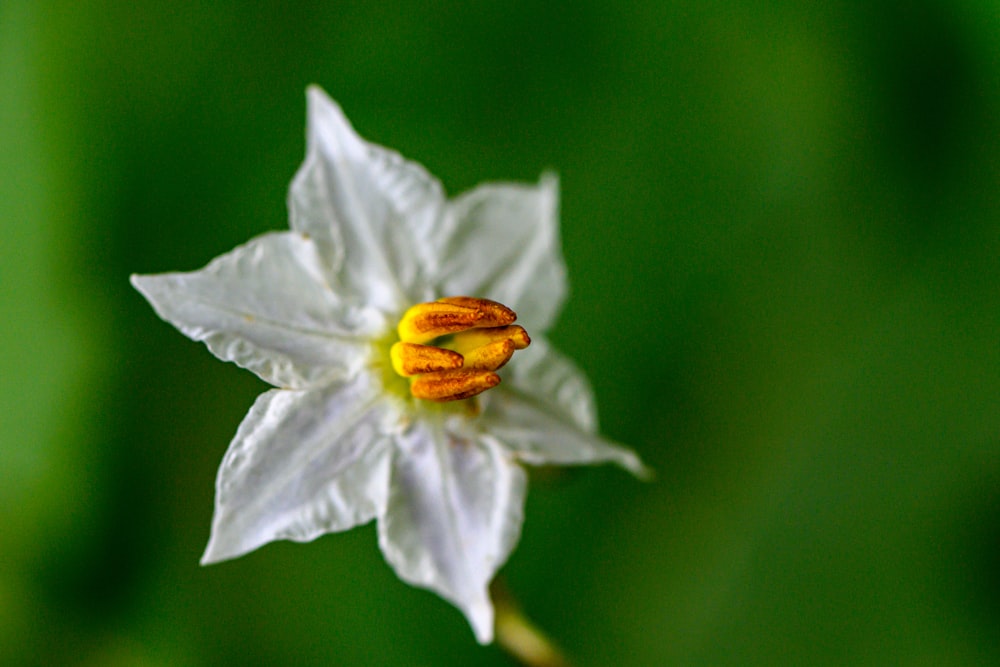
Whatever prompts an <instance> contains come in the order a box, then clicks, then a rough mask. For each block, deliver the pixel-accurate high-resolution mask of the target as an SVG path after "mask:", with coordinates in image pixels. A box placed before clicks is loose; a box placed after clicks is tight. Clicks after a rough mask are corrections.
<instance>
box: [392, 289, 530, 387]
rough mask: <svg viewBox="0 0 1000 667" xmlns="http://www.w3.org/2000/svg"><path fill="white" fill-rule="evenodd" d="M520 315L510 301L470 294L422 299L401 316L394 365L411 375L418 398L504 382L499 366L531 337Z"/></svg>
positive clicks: (405, 374)
mask: <svg viewBox="0 0 1000 667" xmlns="http://www.w3.org/2000/svg"><path fill="white" fill-rule="evenodd" d="M516 319H517V315H515V314H514V311H513V310H511V309H510V308H508V307H507V306H504V305H503V304H499V303H497V302H496V301H490V300H488V299H477V298H475V297H471V296H454V297H448V298H445V299H438V300H437V301H434V302H432V303H419V304H417V305H416V306H413V307H412V308H410V309H409V310H407V311H406V312H405V313H403V317H402V318H401V319H400V320H399V327H398V331H399V342H397V343H395V344H394V345H393V346H392V348H391V349H390V350H389V356H390V358H391V359H392V368H393V370H395V371H396V372H397V373H398V374H399V375H401V376H403V377H405V378H409V379H410V393H411V394H413V396H415V397H416V398H421V399H424V400H427V401H438V402H446V401H457V400H461V399H463V398H469V397H471V396H475V395H476V394H481V393H482V392H484V391H486V390H487V389H490V388H492V387H495V386H497V385H498V384H500V376H499V375H497V374H496V371H497V369H499V368H500V367H501V366H503V365H504V364H506V363H507V362H508V361H510V358H511V357H512V356H513V355H514V350H523V349H524V348H526V347H528V344H529V343H530V342H531V339H530V338H528V333H527V332H526V331H525V330H524V328H523V327H520V326H518V325H516V324H514V323H513V322H514V320H516ZM428 343H433V344H431V345H428Z"/></svg>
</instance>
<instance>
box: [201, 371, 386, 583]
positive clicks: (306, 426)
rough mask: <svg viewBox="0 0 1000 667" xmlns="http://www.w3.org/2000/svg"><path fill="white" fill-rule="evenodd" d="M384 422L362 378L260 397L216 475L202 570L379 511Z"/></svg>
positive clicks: (372, 385)
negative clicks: (328, 385)
mask: <svg viewBox="0 0 1000 667" xmlns="http://www.w3.org/2000/svg"><path fill="white" fill-rule="evenodd" d="M394 415H395V413H394V410H393V409H392V407H391V406H390V405H389V404H387V403H386V402H385V401H384V399H382V398H381V390H380V389H379V387H378V385H377V381H375V380H374V378H372V377H371V376H369V375H368V374H367V373H363V374H361V375H359V376H357V377H356V378H354V379H353V380H351V381H349V382H347V383H345V384H337V385H334V386H331V387H327V388H324V389H322V390H313V391H290V390H284V389H273V390H271V391H269V392H267V393H265V394H262V395H261V396H260V398H258V399H257V402H256V403H255V404H254V406H253V407H252V408H251V409H250V412H249V413H248V414H247V416H246V418H245V419H244V420H243V423H242V424H240V428H239V430H238V431H237V433H236V437H235V438H233V442H232V443H231V444H230V445H229V450H228V451H227V452H226V456H225V458H224V459H223V461H222V465H221V467H220V468H219V476H218V479H217V480H216V496H215V515H214V517H213V519H212V536H211V538H210V540H209V543H208V547H207V548H206V550H205V555H204V556H203V557H202V561H201V562H202V564H203V565H204V564H208V563H214V562H217V561H221V560H227V559H229V558H235V557H237V556H240V555H242V554H245V553H247V552H248V551H253V550H254V549H256V548H258V547H260V546H261V545H263V544H266V543H267V542H272V541H274V540H295V541H297V542H306V541H309V540H313V539H315V538H317V537H319V536H320V535H323V534H325V533H332V532H337V531H342V530H347V529H348V528H352V527H353V526H357V525H360V524H363V523H367V522H368V521H371V520H372V519H373V518H374V517H375V516H376V515H377V514H379V513H380V512H382V511H383V509H384V507H385V503H386V495H387V489H388V473H389V468H388V464H389V447H390V441H389V440H388V438H387V437H386V436H385V435H383V434H384V433H385V432H386V431H387V423H388V422H389V421H390V420H392V419H393V418H394Z"/></svg>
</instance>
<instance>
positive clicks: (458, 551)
mask: <svg viewBox="0 0 1000 667" xmlns="http://www.w3.org/2000/svg"><path fill="white" fill-rule="evenodd" d="M524 494H525V474H524V471H523V470H522V469H521V468H520V467H519V466H518V465H517V464H516V463H514V462H513V461H511V459H510V457H509V456H508V455H507V454H506V453H505V452H504V451H503V450H502V448H501V447H500V446H499V445H498V444H497V443H495V442H494V441H493V440H492V439H489V438H480V439H478V440H477V439H473V436H472V435H471V434H470V435H462V434H458V433H456V432H447V431H446V430H445V428H444V426H443V425H441V424H431V423H424V422H418V423H417V424H415V425H414V427H413V428H412V429H410V430H409V431H408V432H407V433H405V434H403V435H401V436H399V437H397V448H396V451H395V455H394V457H393V461H392V471H391V477H390V488H389V504H388V506H387V508H386V514H385V516H382V517H380V518H379V524H378V527H379V545H380V546H381V547H382V552H383V553H384V554H385V557H386V560H387V561H388V562H389V563H390V564H391V565H392V566H393V568H394V569H395V570H396V573H397V574H398V575H399V576H400V578H401V579H403V580H404V581H407V582H409V583H411V584H413V585H416V586H422V587H424V588H429V589H431V590H433V591H435V592H436V593H438V594H439V595H441V596H442V597H443V598H445V599H446V600H448V601H450V602H452V603H453V604H454V605H455V606H457V607H458V608H459V609H461V610H462V612H463V613H464V614H465V616H466V618H467V619H468V620H469V623H470V624H471V625H472V629H473V631H474V632H475V634H476V639H477V640H479V642H480V643H483V644H487V643H489V642H491V641H492V640H493V605H492V603H491V602H490V597H489V592H488V586H489V582H490V580H491V579H492V578H493V575H494V574H495V573H496V571H497V568H499V567H500V566H501V565H502V564H503V563H504V561H506V560H507V557H508V556H509V555H510V552H511V550H512V549H513V548H514V545H515V544H516V543H517V540H518V538H519V536H520V533H521V522H522V520H523V518H524Z"/></svg>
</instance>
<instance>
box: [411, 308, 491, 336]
mask: <svg viewBox="0 0 1000 667" xmlns="http://www.w3.org/2000/svg"><path fill="white" fill-rule="evenodd" d="M484 317H486V314H485V313H483V312H482V311H481V310H479V309H477V308H469V307H467V306H461V305H456V304H450V303H442V302H434V303H418V304H417V305H415V306H413V307H412V308H410V309H409V310H407V311H406V312H405V313H403V317H402V319H401V320H399V327H398V331H399V339H400V340H402V341H405V342H407V343H426V342H429V341H432V340H434V339H435V338H438V337H440V336H446V335H448V334H450V333H455V332H456V331H465V330H466V329H471V328H472V327H474V326H476V325H477V324H479V322H480V321H482V320H483V318H484Z"/></svg>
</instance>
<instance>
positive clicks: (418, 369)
mask: <svg viewBox="0 0 1000 667" xmlns="http://www.w3.org/2000/svg"><path fill="white" fill-rule="evenodd" d="M389 356H390V358H391V359H392V368H393V370H395V371H396V372H397V373H398V374H399V375H402V376H403V377H410V376H411V375H419V374H420V373H432V372H434V371H446V370H452V369H455V368H461V367H462V364H463V363H464V360H463V359H462V355H461V354H459V353H458V352H453V351H452V350H446V349H444V348H441V347H432V346H430V345H416V344H414V343H404V342H402V341H400V342H398V343H396V344H395V345H393V346H392V348H391V349H390V350H389Z"/></svg>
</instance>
